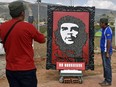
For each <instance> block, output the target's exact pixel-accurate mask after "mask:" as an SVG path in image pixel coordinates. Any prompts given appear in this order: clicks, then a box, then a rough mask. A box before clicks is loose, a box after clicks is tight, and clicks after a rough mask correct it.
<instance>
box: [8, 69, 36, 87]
mask: <svg viewBox="0 0 116 87" xmlns="http://www.w3.org/2000/svg"><path fill="white" fill-rule="evenodd" d="M6 77H7V79H8V82H9V86H10V87H37V77H36V69H33V70H27V71H10V70H6Z"/></svg>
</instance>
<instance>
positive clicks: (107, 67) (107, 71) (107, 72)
mask: <svg viewBox="0 0 116 87" xmlns="http://www.w3.org/2000/svg"><path fill="white" fill-rule="evenodd" d="M101 56H102V63H103V70H104V78H105V81H107V82H108V83H111V82H112V68H111V55H110V57H109V58H107V57H106V53H105V52H101Z"/></svg>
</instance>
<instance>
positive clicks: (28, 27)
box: [0, 19, 45, 71]
mask: <svg viewBox="0 0 116 87" xmlns="http://www.w3.org/2000/svg"><path fill="white" fill-rule="evenodd" d="M16 21H17V19H12V20H9V21H7V22H5V23H3V24H2V25H1V26H0V37H1V39H2V40H3V39H4V37H5V35H6V33H7V32H8V30H9V29H10V27H11V26H12V25H13V24H14V23H15V22H16ZM33 40H35V41H37V42H39V43H44V42H45V37H44V35H43V34H41V33H39V32H38V30H37V29H36V28H35V27H34V26H33V25H32V24H30V23H27V22H23V21H21V22H19V23H17V24H16V25H15V27H14V28H13V30H12V31H11V32H10V34H9V36H8V38H7V40H6V43H5V45H4V48H5V49H6V69H8V70H12V71H17V70H31V69H35V65H34V60H33V56H34V51H33V47H32V42H33Z"/></svg>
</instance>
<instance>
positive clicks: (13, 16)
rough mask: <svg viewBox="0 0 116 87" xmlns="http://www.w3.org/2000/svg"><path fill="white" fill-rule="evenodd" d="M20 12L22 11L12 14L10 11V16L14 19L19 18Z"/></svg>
mask: <svg viewBox="0 0 116 87" xmlns="http://www.w3.org/2000/svg"><path fill="white" fill-rule="evenodd" d="M22 12H23V11H21V12H12V11H10V15H11V17H12V18H16V17H19V16H20V15H21V13H22Z"/></svg>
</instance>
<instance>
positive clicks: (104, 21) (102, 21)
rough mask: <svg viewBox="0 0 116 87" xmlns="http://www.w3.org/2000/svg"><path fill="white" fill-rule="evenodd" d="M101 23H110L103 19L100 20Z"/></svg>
mask: <svg viewBox="0 0 116 87" xmlns="http://www.w3.org/2000/svg"><path fill="white" fill-rule="evenodd" d="M100 22H101V23H108V18H101V19H100Z"/></svg>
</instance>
